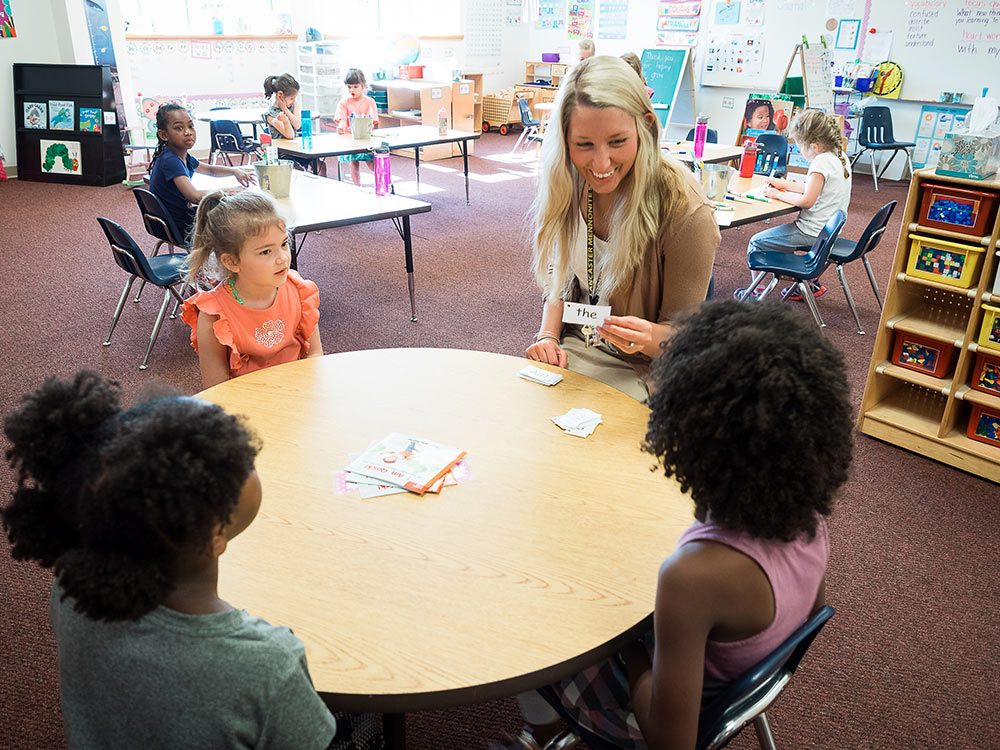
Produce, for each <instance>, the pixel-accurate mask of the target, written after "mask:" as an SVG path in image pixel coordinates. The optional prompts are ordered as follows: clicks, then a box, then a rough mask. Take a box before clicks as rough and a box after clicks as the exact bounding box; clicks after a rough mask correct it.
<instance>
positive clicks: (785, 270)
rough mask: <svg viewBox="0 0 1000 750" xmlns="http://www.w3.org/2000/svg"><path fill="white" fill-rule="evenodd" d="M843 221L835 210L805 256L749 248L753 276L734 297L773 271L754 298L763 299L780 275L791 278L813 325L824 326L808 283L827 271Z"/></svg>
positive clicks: (844, 216) (844, 217) (845, 216)
mask: <svg viewBox="0 0 1000 750" xmlns="http://www.w3.org/2000/svg"><path fill="white" fill-rule="evenodd" d="M846 220H847V214H845V213H844V212H843V211H839V210H838V211H835V212H834V214H833V216H831V217H830V219H829V221H827V222H826V226H824V227H823V229H821V230H820V233H819V236H817V237H816V241H815V242H813V244H812V247H810V248H809V251H808V252H807V253H805V254H804V255H800V254H798V253H794V252H790V253H785V252H782V251H780V250H751V251H750V252H749V253H748V254H747V265H748V266H750V270H751V271H752V272H753V278H752V279H751V280H750V285H749V286H748V287H747V288H746V289H744V290H743V293H742V294H741V295H740V296H739V297H738V298H737V299H739V300H740V302H742V301H744V300H745V299H746V298H747V297H748V296H750V293H751V292H752V291H753V290H754V289H756V288H757V287H758V285H759V284H760V282H761V279H763V278H764V276H765V275H766V274H772V276H773V278H772V279H771V281H770V283H768V285H767V286H766V287H764V290H763V291H762V292H761V293H760V294H759V295H758V296H757V297H755V299H756V300H757V301H758V302H762V301H763V300H764V298H765V297H767V295H768V294H769V293H770V292H771V290H772V289H774V287H775V285H776V284H777V283H778V279H779V278H780V277H785V278H790V279H792V280H793V281H794V282H795V284H794V285H795V286H798V288H799V292H800V293H801V294H802V298H803V299H804V300H805V301H806V303H807V304H808V305H809V310H810V312H812V315H813V319H814V320H815V321H816V325H818V326H819V327H820V328H826V323H824V322H823V318H821V317H820V314H819V308H818V307H816V300H815V299H813V295H812V292H811V291H810V290H809V282H810V281H815V280H816V279H818V278H819V277H820V274H822V273H823V271H825V270H826V266H827V264H828V263H829V260H830V251H831V250H832V249H833V243H834V242H836V241H837V237H838V236H839V235H840V230H841V229H843V228H844V222H845V221H846Z"/></svg>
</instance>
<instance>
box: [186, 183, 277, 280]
mask: <svg viewBox="0 0 1000 750" xmlns="http://www.w3.org/2000/svg"><path fill="white" fill-rule="evenodd" d="M273 226H278V227H281V229H282V230H284V229H285V220H284V219H282V218H281V216H279V215H278V207H277V204H276V203H275V202H274V200H273V199H272V198H271V197H270V196H268V195H265V194H264V193H258V192H256V191H248V190H244V191H243V192H241V193H235V194H228V193H225V192H223V191H222V190H216V191H215V192H213V193H209V194H208V195H206V196H205V197H204V198H202V199H201V201H199V203H198V213H197V215H196V217H195V225H194V239H193V240H192V242H191V253H190V254H189V255H188V258H187V278H188V281H189V282H190V283H192V284H194V283H195V282H196V279H197V276H198V271H199V270H201V268H202V266H204V265H205V263H206V262H207V261H208V259H209V257H210V256H212V255H215V257H216V259H217V260H218V261H219V265H220V266H221V267H222V268H225V266H224V265H222V256H223V255H232V256H233V257H235V258H239V257H240V250H241V249H242V247H243V243H244V242H246V240H247V239H248V238H249V237H256V236H257V235H259V234H261V233H263V232H264V231H266V230H267V229H268V228H270V227H273Z"/></svg>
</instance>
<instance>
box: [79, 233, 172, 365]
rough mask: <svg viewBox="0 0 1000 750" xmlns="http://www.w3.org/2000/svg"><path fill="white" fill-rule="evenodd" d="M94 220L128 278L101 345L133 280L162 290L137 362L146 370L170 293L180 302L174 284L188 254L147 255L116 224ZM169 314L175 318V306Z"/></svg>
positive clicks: (112, 326)
mask: <svg viewBox="0 0 1000 750" xmlns="http://www.w3.org/2000/svg"><path fill="white" fill-rule="evenodd" d="M97 223H98V224H100V225H101V229H103V230H104V236H105V237H107V238H108V242H109V243H110V245H111V251H112V253H113V254H114V258H115V263H117V264H118V267H119V268H121V269H122V270H123V271H125V272H126V273H127V274H129V279H128V281H127V282H126V283H125V288H124V289H122V295H121V297H120V298H119V300H118V306H117V307H116V308H115V314H114V317H113V318H112V319H111V328H109V329H108V335H107V337H105V340H104V346H110V345H111V334H112V333H114V330H115V326H116V325H118V319H119V318H120V317H121V314H122V309H123V308H124V307H125V300H126V299H127V298H128V294H129V292H130V291H131V290H132V284H133V283H135V280H136V279H140V280H142V281H144V282H146V283H148V284H153V285H154V286H158V287H160V288H161V289H163V304H162V305H160V312H159V314H158V315H157V316H156V323H155V324H154V325H153V333H152V334H151V335H150V337H149V346H147V347H146V356H145V357H143V360H142V364H141V365H139V369H140V370H145V369H146V368H147V367H149V353H150V352H151V351H153V344H155V343H156V337H157V336H158V335H159V334H160V327H161V326H162V325H163V316H164V315H166V312H167V305H168V304H169V302H170V298H171V295H173V297H174V299H175V300H176V301H177V303H178V304H180V303H181V302H182V300H181V296H180V294H179V293H178V292H177V289H176V288H175V287H176V286H177V284H180V283H181V282H182V281H183V279H184V266H185V264H186V261H187V255H186V254H180V253H176V254H167V255H158V256H155V257H150V258H147V257H146V256H145V255H144V254H143V252H142V250H140V249H139V246H138V245H136V244H135V240H133V239H132V237H131V236H129V233H128V232H126V231H125V230H124V229H122V227H121V226H120V225H119V224H117V223H115V222H113V221H111V219H105V218H104V217H102V216H98V217H97ZM170 317H171V318H176V317H177V308H176V307H175V308H174V312H173V314H171V316H170Z"/></svg>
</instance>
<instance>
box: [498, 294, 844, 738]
mask: <svg viewBox="0 0 1000 750" xmlns="http://www.w3.org/2000/svg"><path fill="white" fill-rule="evenodd" d="M650 390H651V393H650V397H649V406H650V416H649V426H648V430H647V433H646V440H645V443H644V445H643V449H644V450H646V451H647V452H649V453H651V454H653V455H654V456H656V457H657V458H658V459H659V462H660V463H661V464H662V466H663V467H664V469H665V472H666V475H667V476H668V477H675V478H676V480H677V482H678V483H679V484H680V486H681V489H682V490H684V491H686V492H689V493H690V495H691V500H692V502H693V503H694V516H695V519H696V521H695V522H694V524H692V525H691V526H690V527H689V528H688V529H687V530H686V531H685V532H684V533H683V534H682V535H681V537H680V540H679V541H678V543H677V548H676V549H675V550H674V552H673V554H671V555H670V556H669V557H667V558H666V560H664V562H663V564H662V565H661V567H660V570H659V573H658V574H657V575H658V579H657V581H658V585H657V593H656V604H655V611H654V620H653V622H654V625H653V630H652V631H650V632H649V633H647V634H646V636H645V637H644V638H643V639H641V640H640V641H637V642H635V643H633V644H631V645H629V646H628V647H626V648H625V649H624V650H623V651H622V652H621V654H619V655H618V658H615V659H611V660H608V661H606V662H603V663H600V664H596V665H594V666H593V667H590V668H588V669H586V670H584V671H583V672H581V673H579V674H578V675H576V676H574V677H572V678H569V679H567V680H565V681H563V682H562V683H559V684H556V685H553V686H551V687H550V688H545V689H543V690H542V691H541V695H538V694H533V693H527V694H523V695H521V696H519V699H520V700H521V704H522V712H523V713H524V715H525V719H526V720H527V721H528V726H526V727H525V728H524V730H523V731H522V733H521V736H520V738H518V739H516V740H513V741H512V742H511V743H509V744H507V745H505V747H508V748H516V749H517V750H537V749H538V748H540V747H545V748H559V749H560V750H565V749H566V748H570V747H573V746H575V745H576V744H578V742H579V739H578V738H577V737H576V735H575V734H574V733H573V732H572V731H567V732H563V733H562V734H559V735H557V734H556V732H557V729H558V721H559V714H557V713H556V711H555V710H554V708H553V705H554V706H558V707H559V708H560V710H561V711H563V712H564V715H565V716H567V717H568V718H570V719H571V727H573V726H574V725H575V726H577V727H582V728H583V729H585V730H587V731H589V732H592V733H593V734H596V735H597V736H598V737H600V738H601V739H604V740H605V741H606V742H608V743H610V744H612V745H614V746H615V747H619V748H624V749H626V750H644V749H645V748H647V747H672V748H674V747H676V748H692V749H693V748H694V747H695V739H696V736H697V730H698V715H699V711H700V708H701V705H702V700H703V699H704V698H710V697H711V696H713V695H715V694H717V693H719V692H721V691H722V689H724V687H725V686H726V684H727V683H729V682H731V681H733V680H735V679H736V678H738V677H739V676H740V675H742V674H743V673H744V672H746V671H747V670H748V669H749V668H750V667H752V666H753V665H754V664H756V663H757V662H758V661H760V660H761V659H762V658H764V657H765V656H767V655H768V654H769V653H770V652H771V651H773V650H774V649H775V648H776V647H777V646H778V645H779V644H780V643H781V642H782V641H784V640H785V639H786V638H787V637H788V636H789V635H791V634H792V633H793V632H794V631H795V630H796V629H797V628H798V627H799V626H801V625H802V623H804V622H805V621H806V619H808V617H809V615H810V614H811V613H812V612H814V611H816V610H817V609H819V608H820V607H822V606H823V604H824V603H825V586H824V574H825V570H826V564H827V558H828V557H829V537H828V532H827V524H826V517H827V516H829V515H830V513H831V512H832V503H833V496H834V494H835V492H836V491H837V489H838V488H839V487H840V486H841V485H842V484H843V483H844V482H845V481H846V479H847V471H848V468H849V466H850V462H851V447H852V446H851V433H852V430H853V424H852V408H851V403H850V389H849V388H848V384H847V371H846V367H845V365H844V358H843V355H842V354H841V353H840V352H839V351H838V350H837V349H836V348H835V347H834V346H833V345H832V344H831V343H830V342H829V341H828V340H827V339H826V338H824V337H823V336H822V335H821V334H820V333H819V332H818V331H817V329H816V327H815V326H814V325H812V324H811V323H809V322H807V321H804V320H803V319H801V318H800V317H799V316H797V315H795V314H794V313H792V312H791V311H789V310H787V309H785V308H783V307H782V306H780V305H776V304H763V305H753V306H751V305H740V304H739V303H736V302H732V301H729V302H706V303H704V304H703V305H702V307H701V308H700V310H699V311H698V312H697V313H695V314H694V315H693V316H691V317H690V318H689V319H688V320H687V321H681V323H680V326H679V329H678V331H677V332H676V333H675V334H674V336H673V337H672V338H671V339H669V340H668V341H667V342H666V344H665V345H664V352H663V354H662V355H661V356H660V357H659V358H658V359H657V360H655V362H654V365H653V387H652V388H651V389H650ZM622 543H623V544H627V543H628V540H627V539H625V540H623V541H622ZM636 573H637V575H652V574H653V571H636ZM542 698H545V701H549V702H550V703H552V704H553V705H549V703H546V702H545V701H543V700H542ZM497 746H498V745H497V744H496V743H494V744H493V747H494V748H496V747H497Z"/></svg>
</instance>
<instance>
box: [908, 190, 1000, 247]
mask: <svg viewBox="0 0 1000 750" xmlns="http://www.w3.org/2000/svg"><path fill="white" fill-rule="evenodd" d="M921 191H922V195H921V200H920V213H919V214H918V215H917V224H919V225H920V226H923V227H931V228H934V229H948V230H950V231H952V232H961V233H962V234H968V235H970V236H972V237H985V236H986V235H988V234H989V233H990V230H989V229H988V227H990V226H991V225H992V224H993V217H994V216H996V207H997V197H998V195H997V193H994V192H991V191H989V190H976V189H974V188H963V187H956V186H954V185H945V184H942V183H938V182H925V183H924V184H923V185H922V186H921Z"/></svg>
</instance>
